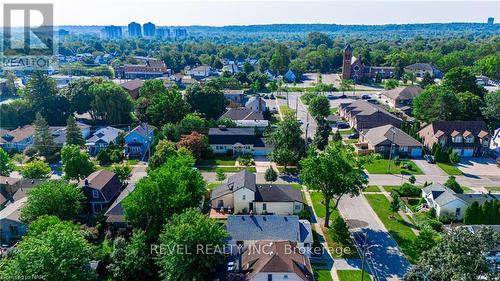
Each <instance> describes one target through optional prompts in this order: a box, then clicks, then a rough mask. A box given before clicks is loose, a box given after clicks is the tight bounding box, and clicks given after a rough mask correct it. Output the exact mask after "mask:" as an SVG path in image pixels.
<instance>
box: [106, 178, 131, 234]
mask: <svg viewBox="0 0 500 281" xmlns="http://www.w3.org/2000/svg"><path fill="white" fill-rule="evenodd" d="M134 189H135V184H129V185H127V187H126V188H125V189H124V190H123V191H122V192H121V193H120V195H118V197H117V198H116V200H115V201H114V202H113V203H112V204H111V206H109V208H108V210H107V211H106V213H104V216H105V217H106V223H107V224H108V225H109V226H110V227H111V228H112V229H113V230H117V229H120V228H127V227H128V224H127V221H126V220H125V215H124V212H123V207H122V201H123V199H125V198H126V197H127V196H128V195H129V194H130V193H132V192H133V191H134Z"/></svg>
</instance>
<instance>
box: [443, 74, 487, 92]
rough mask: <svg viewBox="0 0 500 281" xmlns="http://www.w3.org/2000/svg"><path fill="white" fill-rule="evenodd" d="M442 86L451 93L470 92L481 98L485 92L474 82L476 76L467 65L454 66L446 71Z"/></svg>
mask: <svg viewBox="0 0 500 281" xmlns="http://www.w3.org/2000/svg"><path fill="white" fill-rule="evenodd" d="M443 87H445V88H447V89H449V90H450V91H451V92H453V93H464V92H471V93H473V94H474V95H477V96H479V97H481V98H482V97H483V96H484V95H485V94H486V92H487V91H486V89H485V88H484V87H482V86H479V85H478V84H477V83H476V76H475V75H474V73H473V72H472V70H471V69H470V68H469V67H455V68H452V69H450V70H449V71H447V72H446V74H445V75H444V78H443Z"/></svg>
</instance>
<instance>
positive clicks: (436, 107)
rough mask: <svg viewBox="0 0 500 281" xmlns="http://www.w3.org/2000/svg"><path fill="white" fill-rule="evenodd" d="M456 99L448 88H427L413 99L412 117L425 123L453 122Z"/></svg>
mask: <svg viewBox="0 0 500 281" xmlns="http://www.w3.org/2000/svg"><path fill="white" fill-rule="evenodd" d="M458 110H459V109H458V98H457V96H456V95H455V94H454V93H453V92H451V91H450V90H449V89H448V88H445V87H443V86H429V87H427V88H426V89H425V90H423V91H422V93H421V94H420V95H418V96H417V97H415V99H413V115H414V116H415V117H416V118H417V119H421V120H423V121H426V122H432V121H439V120H455V118H456V116H457V115H458V112H459V111H458Z"/></svg>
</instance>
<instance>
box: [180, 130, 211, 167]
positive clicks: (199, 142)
mask: <svg viewBox="0 0 500 281" xmlns="http://www.w3.org/2000/svg"><path fill="white" fill-rule="evenodd" d="M181 147H185V148H187V149H188V150H189V151H191V153H192V155H193V156H194V157H195V158H196V160H197V161H201V160H202V159H203V158H206V157H207V156H208V153H209V151H210V146H209V145H208V138H207V137H206V136H205V135H203V134H200V133H198V132H191V134H189V135H183V136H182V137H181V139H180V140H179V142H178V143H177V149H179V148H181Z"/></svg>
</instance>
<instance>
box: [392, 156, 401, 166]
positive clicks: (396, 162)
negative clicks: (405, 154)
mask: <svg viewBox="0 0 500 281" xmlns="http://www.w3.org/2000/svg"><path fill="white" fill-rule="evenodd" d="M393 161H394V165H396V166H399V165H401V159H400V158H399V156H396V157H394V160H393Z"/></svg>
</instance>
